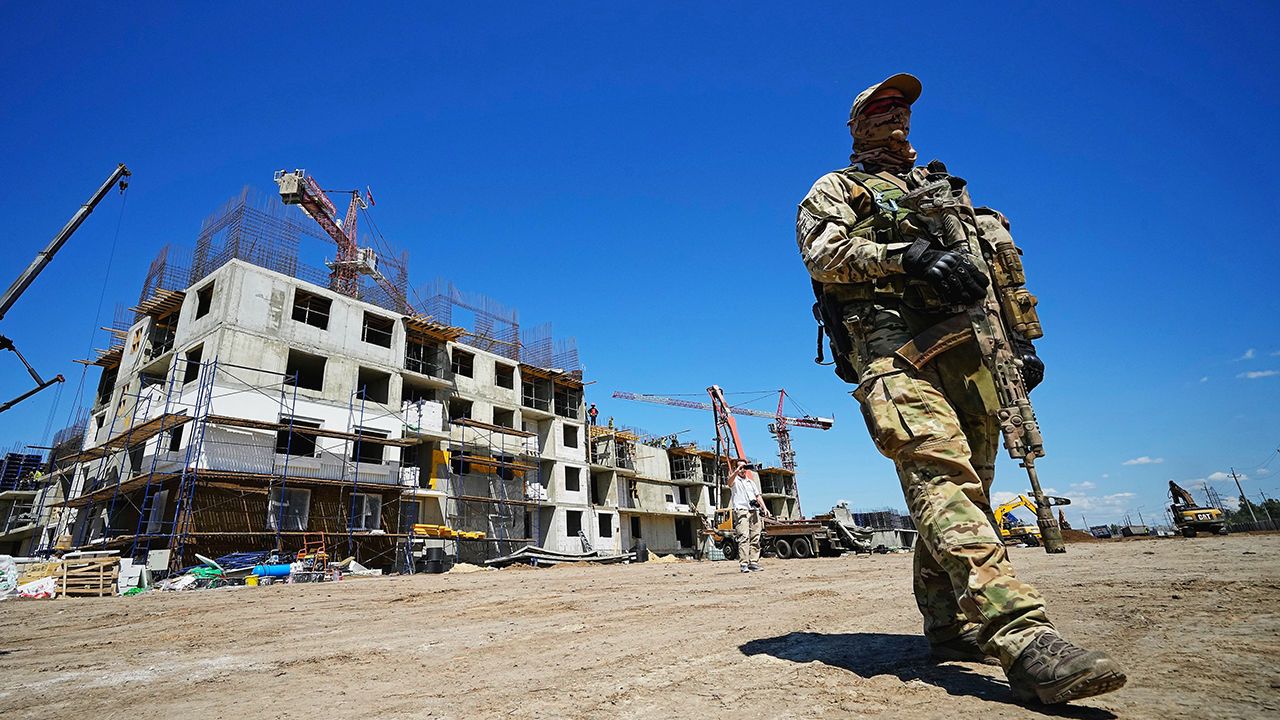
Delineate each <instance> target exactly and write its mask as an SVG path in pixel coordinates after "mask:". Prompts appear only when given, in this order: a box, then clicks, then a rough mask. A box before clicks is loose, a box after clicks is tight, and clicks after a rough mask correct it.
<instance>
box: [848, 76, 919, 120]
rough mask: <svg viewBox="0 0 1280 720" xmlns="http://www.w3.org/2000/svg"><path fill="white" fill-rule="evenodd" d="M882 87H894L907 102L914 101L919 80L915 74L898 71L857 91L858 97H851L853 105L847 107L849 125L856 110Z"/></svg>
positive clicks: (917, 93) (917, 95)
mask: <svg viewBox="0 0 1280 720" xmlns="http://www.w3.org/2000/svg"><path fill="white" fill-rule="evenodd" d="M884 88H894V89H896V90H898V91H900V92H901V93H902V95H903V97H905V98H906V99H907V102H908V103H914V102H915V101H916V100H918V99H919V98H920V91H921V86H920V81H919V80H918V79H917V78H916V76H915V75H909V74H907V73H898V74H897V75H894V76H892V77H890V78H888V79H886V80H883V81H881V82H878V83H876V84H875V85H872V86H871V87H869V88H867V89H866V90H863V91H862V92H860V93H858V97H856V98H854V99H853V107H851V108H849V124H850V125H852V124H853V119H854V118H855V117H857V116H858V112H859V111H860V110H862V106H863V105H866V104H867V101H868V100H870V99H871V96H872V95H875V94H876V91H877V90H882V89H884Z"/></svg>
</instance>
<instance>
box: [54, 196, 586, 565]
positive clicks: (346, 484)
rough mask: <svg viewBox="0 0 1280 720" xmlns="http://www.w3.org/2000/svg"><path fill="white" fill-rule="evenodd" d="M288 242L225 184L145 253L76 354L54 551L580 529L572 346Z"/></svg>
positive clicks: (179, 550) (499, 549)
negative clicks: (380, 280) (307, 257)
mask: <svg viewBox="0 0 1280 720" xmlns="http://www.w3.org/2000/svg"><path fill="white" fill-rule="evenodd" d="M307 237H317V233H316V231H315V230H314V228H313V226H312V225H311V223H310V220H309V219H308V218H307V217H306V216H304V215H302V214H301V213H299V212H297V211H296V210H295V209H293V208H288V207H286V206H283V205H280V204H279V202H278V201H275V200H274V199H272V200H268V201H265V202H264V201H261V200H255V199H253V198H252V197H251V196H250V195H249V194H248V193H245V194H242V195H241V196H240V197H239V198H236V199H233V201H232V202H230V203H229V204H228V205H227V206H226V207H224V208H223V209H222V210H221V211H220V212H219V213H216V214H215V215H214V216H213V217H211V218H210V219H209V220H208V221H206V223H205V225H204V228H203V230H202V232H201V234H200V236H199V238H198V239H197V242H196V244H195V248H194V251H190V252H186V253H183V252H181V251H179V250H176V249H174V248H167V249H165V250H164V251H162V252H161V254H160V255H159V256H158V257H157V259H156V261H155V262H154V263H152V266H151V268H150V271H149V273H148V276H147V279H146V282H145V284H144V287H143V291H142V293H141V298H140V300H139V302H138V303H137V305H136V306H135V307H133V308H132V309H131V310H130V312H129V313H128V314H127V315H125V316H124V317H122V318H120V319H119V320H118V322H117V323H115V325H114V326H113V328H112V329H113V333H114V337H115V338H116V342H114V343H113V344H112V345H111V346H110V347H109V348H107V349H105V350H102V351H99V352H98V354H97V357H95V358H93V359H92V360H91V362H92V364H94V365H97V366H99V367H101V368H102V374H101V380H100V382H99V384H98V389H97V393H96V398H95V401H94V405H93V407H92V410H91V412H90V414H89V420H88V423H87V427H86V429H85V433H84V442H83V447H82V449H81V450H80V452H79V453H78V454H77V455H76V456H75V457H74V460H75V463H74V467H75V470H74V473H75V474H74V482H73V484H72V487H71V488H70V492H69V493H68V497H69V499H67V500H66V501H65V503H64V505H65V507H66V508H69V509H70V510H71V512H68V513H66V515H65V517H64V531H65V532H67V533H69V534H70V535H71V544H72V545H73V546H75V547H79V548H113V549H118V550H120V551H122V552H123V553H124V554H127V555H132V556H134V557H138V558H141V557H142V556H144V555H152V556H153V557H152V560H151V564H152V565H153V566H156V565H157V562H156V557H159V558H161V559H162V561H163V562H164V563H167V564H168V565H169V566H170V567H177V566H180V565H183V564H189V563H191V562H193V558H194V556H195V554H196V553H200V554H202V555H205V556H208V557H214V556H218V555H221V554H225V553H230V552H237V551H256V550H265V549H273V548H279V549H280V550H282V551H283V552H285V553H292V552H295V551H297V550H301V549H315V548H318V547H324V548H325V551H326V552H327V553H329V555H330V556H331V557H333V556H336V557H342V556H347V555H352V556H355V557H356V558H357V559H358V560H359V561H360V562H363V563H365V564H368V565H373V566H381V567H393V566H395V565H396V564H397V562H399V559H400V558H402V557H403V553H402V552H401V551H405V552H407V551H408V550H409V549H410V546H409V545H408V544H407V543H408V542H410V533H411V531H412V529H413V527H414V526H415V525H435V526H446V527H449V528H452V529H453V530H456V531H459V532H460V533H464V534H465V537H462V538H450V539H448V540H447V541H445V540H438V541H436V540H428V541H425V542H428V543H432V542H435V543H442V544H445V545H447V546H448V548H447V549H448V551H449V552H450V553H451V554H456V555H457V556H458V557H459V558H460V559H463V560H470V561H477V560H481V559H484V558H487V557H493V556H496V555H501V554H506V553H508V552H511V551H513V550H515V549H517V548H519V547H521V546H523V545H525V544H529V543H536V544H540V545H543V546H546V547H549V548H557V549H565V550H578V549H581V548H582V540H583V537H586V538H587V539H588V542H592V541H595V540H596V535H595V533H594V532H593V531H592V532H590V533H583V534H582V535H580V533H582V531H583V526H582V525H581V524H580V523H581V511H578V512H576V514H575V512H574V511H572V510H570V509H568V507H570V506H571V507H577V508H584V507H586V506H587V501H586V495H585V492H583V491H582V490H581V487H582V486H583V485H584V484H585V479H586V477H587V475H588V470H587V460H586V451H587V436H586V428H585V423H584V420H583V413H584V409H583V402H582V387H583V383H582V378H581V372H580V370H579V369H578V366H577V353H576V350H575V349H574V348H573V346H572V345H571V344H570V343H556V342H554V341H553V339H552V337H551V335H550V331H549V327H546V326H544V327H541V328H535V329H534V330H533V331H532V332H530V331H526V330H523V329H521V328H520V327H519V324H518V322H517V321H516V316H515V313H514V312H511V311H507V310H504V309H502V308H499V307H497V306H496V305H495V304H494V303H492V302H491V301H488V300H486V299H484V298H480V297H478V296H475V297H473V296H468V295H466V294H464V293H461V292H459V291H458V290H457V289H456V288H453V287H452V286H451V285H448V284H445V283H437V284H436V285H435V286H434V287H433V288H430V289H428V290H427V291H425V294H426V296H427V297H426V299H425V300H422V301H421V304H420V306H426V307H427V308H428V309H429V314H424V313H419V312H405V310H406V308H405V307H403V305H402V304H400V303H397V302H396V300H395V298H394V297H393V296H391V295H389V294H388V293H385V292H380V290H381V288H380V287H378V286H376V285H373V284H372V283H367V282H366V283H364V284H363V285H362V287H361V288H360V292H359V293H357V294H358V296H359V299H357V298H355V297H350V296H349V295H347V294H342V293H338V292H335V291H332V290H330V289H329V282H328V275H327V273H326V272H325V271H324V270H322V269H320V268H312V267H307V266H305V265H303V264H302V263H301V262H300V261H299V259H298V244H299V241H300V240H302V239H304V238H307ZM383 267H384V268H387V267H388V265H386V264H384V266H383ZM388 274H389V275H390V274H391V273H390V272H389V273H388ZM406 274H407V273H405V272H404V271H403V266H401V269H400V270H399V272H398V273H396V275H398V282H399V283H400V286H401V287H402V288H403V287H404V282H405V276H406ZM393 277H395V275H393ZM455 320H457V321H458V322H459V323H460V324H453V323H454V321H455ZM575 488H577V489H575ZM606 545H607V543H606Z"/></svg>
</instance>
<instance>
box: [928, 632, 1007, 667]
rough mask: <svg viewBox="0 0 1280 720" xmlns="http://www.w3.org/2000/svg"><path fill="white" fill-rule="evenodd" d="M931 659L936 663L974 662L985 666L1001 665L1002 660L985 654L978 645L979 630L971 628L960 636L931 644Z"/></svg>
mask: <svg viewBox="0 0 1280 720" xmlns="http://www.w3.org/2000/svg"><path fill="white" fill-rule="evenodd" d="M930 645H931V647H930V648H929V659H930V660H932V661H933V662H935V663H944V662H972V663H982V664H983V665H999V664H1000V659H999V658H997V657H996V656H994V655H988V654H987V653H986V652H983V650H982V646H981V645H980V644H979V643H978V628H977V627H976V626H975V627H971V628H969V629H968V630H965V631H964V632H962V633H960V634H959V635H957V636H955V637H953V638H951V639H950V640H944V641H942V642H932V641H931V642H930Z"/></svg>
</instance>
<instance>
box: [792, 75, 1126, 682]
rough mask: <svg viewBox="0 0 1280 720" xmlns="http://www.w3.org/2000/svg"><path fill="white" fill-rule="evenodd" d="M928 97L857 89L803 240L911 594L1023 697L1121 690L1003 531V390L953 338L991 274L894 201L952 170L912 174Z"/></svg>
mask: <svg viewBox="0 0 1280 720" xmlns="http://www.w3.org/2000/svg"><path fill="white" fill-rule="evenodd" d="M920 91H921V86H920V81H919V80H917V79H916V78H915V77H912V76H911V75H906V74H899V75H894V76H893V77H890V78H889V79H887V80H885V81H884V82H881V83H877V84H875V85H872V86H871V87H869V88H867V89H866V90H864V91H863V92H862V93H860V94H859V95H858V96H857V98H856V99H855V100H854V102H853V107H852V109H851V110H850V113H849V130H850V133H851V134H852V136H853V155H852V156H851V157H850V166H849V167H847V168H845V169H843V170H837V171H835V172H832V173H828V174H827V175H824V176H823V177H821V178H819V180H818V181H817V182H816V183H815V184H814V186H813V188H812V189H811V190H810V191H809V194H808V195H807V196H806V197H805V198H804V201H803V202H801V203H800V209H799V213H798V217H797V220H796V236H797V243H798V244H799V248H800V254H801V257H802V258H803V259H804V264H805V266H806V267H807V268H808V270H809V274H810V275H811V277H812V279H813V285H814V291H815V294H817V296H818V299H819V306H818V307H821V308H822V309H823V318H822V319H823V321H824V325H825V326H826V332H827V334H828V335H829V336H830V338H831V344H832V348H833V351H834V352H835V354H836V358H835V360H836V368H837V373H838V374H839V375H840V377H841V378H842V379H844V380H845V381H846V382H848V383H850V384H855V385H857V389H856V390H855V391H854V392H853V396H854V397H855V398H856V399H857V400H858V402H859V404H860V405H861V407H862V413H863V416H864V417H865V419H866V422H867V427H868V429H869V430H870V432H871V436H872V439H873V441H874V442H875V444H876V448H877V449H878V450H879V451H880V452H881V453H882V454H884V455H885V456H886V457H888V458H890V459H892V460H893V461H894V464H895V466H896V468H897V471H898V477H899V479H900V480H901V482H902V490H903V494H904V495H905V497H906V501H907V506H908V508H909V509H910V512H911V517H912V519H913V520H914V521H915V524H916V528H917V529H918V530H919V539H918V542H917V543H916V549H915V566H914V587H915V596H916V604H917V605H918V606H919V608H920V612H921V614H922V615H923V616H924V633H925V636H926V638H928V640H929V642H930V644H931V646H932V656H933V658H934V659H935V660H938V661H947V660H964V661H973V662H986V663H989V664H995V663H997V662H998V663H999V664H1000V665H1001V666H1002V667H1003V669H1004V671H1005V673H1006V675H1007V676H1008V678H1009V685H1010V687H1011V688H1012V689H1013V691H1014V692H1015V693H1016V694H1017V695H1018V696H1019V697H1020V698H1022V699H1024V700H1030V699H1037V698H1038V699H1039V700H1040V701H1041V702H1045V703H1058V702H1067V701H1069V700H1073V699H1078V698H1083V697H1089V696H1092V695H1098V694H1101V693H1105V692H1110V691H1113V690H1116V689H1118V688H1120V687H1121V686H1122V685H1124V682H1125V675H1124V673H1123V671H1122V670H1121V669H1120V667H1119V665H1118V664H1117V663H1116V662H1115V661H1114V660H1111V659H1110V658H1108V657H1107V656H1106V655H1104V654H1103V653H1101V652H1090V651H1087V650H1085V649H1083V648H1081V647H1078V646H1076V645H1074V644H1072V643H1070V642H1067V641H1066V640H1064V639H1062V638H1061V637H1060V636H1059V635H1058V633H1057V632H1056V631H1055V630H1054V628H1053V625H1052V624H1051V623H1050V622H1049V618H1048V616H1047V615H1046V613H1045V608H1044V602H1043V600H1042V599H1041V596H1040V593H1039V592H1037V591H1036V589H1035V588H1033V587H1032V586H1030V585H1028V584H1027V583H1025V582H1023V581H1021V580H1019V579H1018V578H1017V576H1016V575H1014V572H1013V567H1012V566H1011V564H1010V562H1009V558H1008V554H1007V551H1006V549H1005V546H1004V545H1003V543H1002V542H1001V540H1000V536H999V534H998V533H996V531H995V529H994V527H993V522H992V520H991V500H990V491H991V480H992V478H993V476H994V474H995V457H996V452H997V442H998V435H999V428H998V425H997V423H996V419H995V417H994V410H995V409H996V408H997V407H998V406H997V403H996V397H995V386H994V384H993V381H992V377H991V375H990V372H989V371H988V370H987V368H986V367H985V366H984V364H983V361H982V357H981V355H980V353H979V349H978V345H977V342H976V341H975V340H974V339H973V336H972V335H971V334H970V335H968V336H965V335H963V334H960V335H957V334H956V333H955V332H950V331H945V330H948V328H950V329H954V328H955V327H957V325H956V323H954V322H952V323H947V322H945V321H947V320H948V319H952V318H954V317H955V316H956V315H957V313H961V312H963V311H964V310H965V308H966V307H968V306H970V305H972V304H973V303H975V302H976V301H978V300H979V299H981V298H984V297H985V296H986V288H987V286H988V278H987V275H986V272H987V270H986V267H985V263H984V262H983V260H982V258H973V257H970V256H969V255H968V254H966V253H964V252H957V251H954V250H946V249H941V248H939V247H938V246H937V244H936V243H930V242H929V241H928V240H927V238H928V237H929V236H930V232H931V230H934V229H935V228H931V226H930V223H931V222H932V221H933V219H932V218H930V217H923V216H921V215H919V214H916V213H913V212H911V211H909V210H906V209H904V208H902V207H900V206H899V205H898V203H897V202H895V200H896V199H899V198H902V197H903V196H904V195H905V194H906V193H907V192H908V191H910V190H912V189H914V188H916V187H918V186H920V185H921V184H922V183H923V182H924V181H925V179H926V178H930V179H936V178H937V177H938V176H940V175H944V174H945V173H946V168H945V166H943V165H942V163H940V162H938V161H936V160H935V161H933V162H932V163H930V164H929V166H928V167H927V168H920V167H915V159H916V152H915V150H914V149H913V148H912V147H911V143H910V142H909V141H908V139H907V135H908V133H909V132H910V120H911V105H912V103H914V102H915V101H916V99H917V98H919V96H920ZM956 180H957V181H958V179H956ZM959 182H962V181H959ZM966 200H967V198H966ZM971 217H972V218H975V219H976V221H977V225H978V226H979V227H976V228H975V227H973V226H972V225H970V226H969V227H968V228H967V229H966V231H967V232H975V233H978V236H979V237H981V238H983V239H984V240H985V239H986V238H987V234H990V233H996V232H1007V221H1005V220H1004V217H1003V216H1002V215H1000V214H999V213H997V212H995V211H993V210H989V209H986V208H979V209H977V210H976V211H975V213H974V214H973V215H972V216H971ZM957 337H959V340H958V341H957ZM907 352H911V353H914V354H913V355H908V354H906V353H907ZM1019 352H1020V353H1021V360H1022V372H1023V376H1024V379H1025V382H1026V386H1027V388H1028V389H1030V388H1031V387H1034V386H1035V385H1036V384H1038V383H1039V381H1040V379H1041V378H1042V377H1043V372H1044V365H1043V364H1042V363H1041V362H1040V360H1039V358H1037V357H1036V355H1035V350H1034V348H1033V347H1032V346H1031V344H1030V343H1029V342H1021V343H1019ZM819 354H820V355H821V347H820V350H819ZM909 357H910V358H912V359H913V360H914V361H915V362H907V361H906V358H909ZM922 360H923V362H921V361H922ZM917 368H919V369H917Z"/></svg>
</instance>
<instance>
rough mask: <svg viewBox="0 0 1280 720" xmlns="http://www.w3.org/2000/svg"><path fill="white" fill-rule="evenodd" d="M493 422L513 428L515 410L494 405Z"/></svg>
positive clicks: (514, 424)
mask: <svg viewBox="0 0 1280 720" xmlns="http://www.w3.org/2000/svg"><path fill="white" fill-rule="evenodd" d="M493 424H494V425H498V426H501V427H504V428H512V429H515V426H516V411H515V410H507V409H506V408H499V407H496V408H494V409H493Z"/></svg>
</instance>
